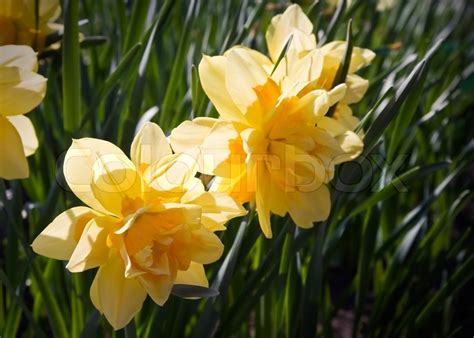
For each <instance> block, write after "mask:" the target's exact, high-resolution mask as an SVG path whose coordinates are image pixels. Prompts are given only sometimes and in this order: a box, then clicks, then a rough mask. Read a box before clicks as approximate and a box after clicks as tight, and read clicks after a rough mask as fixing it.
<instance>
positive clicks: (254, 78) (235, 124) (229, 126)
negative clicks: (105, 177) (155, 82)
mask: <svg viewBox="0 0 474 338" xmlns="http://www.w3.org/2000/svg"><path fill="white" fill-rule="evenodd" d="M312 30H313V26H312V24H311V22H310V21H309V19H308V18H307V17H306V16H305V15H304V13H303V11H302V10H301V8H300V7H299V6H297V5H292V6H290V7H289V8H288V9H287V10H286V11H285V13H283V14H282V15H277V16H276V17H274V18H273V19H272V22H271V25H270V27H269V28H268V31H267V35H266V38H267V45H268V50H269V53H270V58H268V57H266V56H265V55H263V54H261V53H259V52H257V51H255V50H251V49H248V48H245V47H234V48H231V49H230V50H229V51H227V52H226V53H225V54H224V55H223V56H215V57H208V56H204V57H203V59H202V61H201V63H200V65H199V75H200V79H201V84H202V87H203V89H204V91H205V92H206V94H207V95H208V96H209V98H210V100H211V102H212V103H213V104H214V106H215V107H216V109H217V111H218V113H219V115H220V118H219V119H211V118H197V119H195V120H194V121H192V122H190V121H187V122H184V123H183V124H181V125H180V126H179V127H178V128H176V129H175V130H173V132H172V134H171V138H170V140H171V144H172V146H173V148H174V150H175V151H176V152H182V153H187V154H190V155H192V156H195V157H196V158H197V160H198V163H199V168H200V171H201V172H202V173H204V174H208V175H216V178H215V180H214V182H213V184H212V186H211V190H216V191H223V192H226V193H229V194H230V195H231V196H233V197H234V198H236V199H237V200H239V201H240V202H242V203H244V202H251V203H255V204H256V210H257V212H258V217H259V222H260V226H261V228H262V230H263V232H264V234H265V235H266V236H267V237H271V236H272V230H271V224H270V214H271V213H274V214H277V215H280V216H283V215H285V214H286V213H289V214H290V216H291V218H292V219H293V220H294V222H295V223H296V224H297V225H298V226H300V227H302V228H309V227H312V226H313V223H314V222H317V221H322V220H325V219H326V218H327V217H328V215H329V212H330V195H329V190H328V188H327V186H326V185H327V184H328V183H329V181H330V180H331V179H332V178H333V176H334V166H335V165H336V164H339V163H342V162H345V161H349V160H351V159H354V158H355V157H357V156H358V155H359V154H360V153H361V151H362V148H363V143H362V140H361V139H360V137H359V136H358V135H356V134H355V133H354V132H352V129H353V128H354V127H355V124H356V122H355V121H354V119H356V118H355V117H353V116H352V112H351V111H350V108H348V104H349V103H354V102H357V101H358V100H360V99H361V98H362V96H363V95H364V93H365V91H366V90H367V83H368V82H367V81H366V80H364V79H362V78H360V77H358V76H357V75H355V74H354V72H355V71H357V70H358V69H359V68H361V67H362V66H364V65H365V64H367V63H368V62H370V60H371V59H372V58H373V53H372V52H370V51H368V50H364V49H360V48H354V50H353V55H352V62H351V64H350V69H349V75H348V77H347V81H346V83H345V84H342V85H339V86H337V87H335V88H334V89H332V84H333V80H334V77H335V75H336V72H337V69H338V67H339V64H340V62H341V60H342V57H343V55H344V50H345V43H344V42H333V43H329V44H327V45H325V46H323V47H321V48H317V46H316V38H315V36H314V34H313V33H312ZM290 36H292V41H291V44H290V45H289V48H288V50H287V52H286V54H285V56H284V58H283V59H282V60H281V62H280V63H279V64H278V65H276V63H277V61H278V58H279V56H280V54H281V52H282V50H283V49H284V46H285V45H286V44H287V42H288V40H289V38H290ZM336 103H338V107H339V108H338V110H337V111H336V114H335V115H334V116H333V117H327V116H325V115H326V113H327V112H328V110H329V108H330V107H331V106H333V105H334V104H336ZM348 109H349V110H348ZM357 121H358V120H357Z"/></svg>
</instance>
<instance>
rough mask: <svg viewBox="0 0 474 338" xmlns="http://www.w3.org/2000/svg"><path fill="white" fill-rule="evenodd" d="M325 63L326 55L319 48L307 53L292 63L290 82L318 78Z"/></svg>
mask: <svg viewBox="0 0 474 338" xmlns="http://www.w3.org/2000/svg"><path fill="white" fill-rule="evenodd" d="M323 65H324V56H323V54H322V53H321V51H319V50H318V49H314V50H312V51H311V52H309V53H307V54H306V55H305V56H304V57H302V58H300V59H299V60H297V61H295V62H292V63H290V67H291V69H290V70H289V71H288V79H289V81H290V82H289V83H290V84H295V83H297V82H310V81H314V80H317V79H318V78H319V76H320V75H321V72H322V69H323Z"/></svg>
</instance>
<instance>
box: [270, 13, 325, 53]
mask: <svg viewBox="0 0 474 338" xmlns="http://www.w3.org/2000/svg"><path fill="white" fill-rule="evenodd" d="M291 35H293V39H292V42H291V45H290V48H291V49H295V50H296V51H298V52H301V51H305V50H311V49H314V48H316V38H315V37H314V34H313V24H312V23H311V21H310V20H309V19H308V17H307V16H306V15H305V14H304V12H303V10H302V9H301V7H300V6H298V5H296V4H294V5H291V6H289V7H288V8H287V9H286V10H285V12H284V13H283V14H280V15H276V16H274V17H273V18H272V21H271V23H270V26H268V29H267V33H266V35H265V38H266V40H267V46H268V51H269V53H270V56H271V57H272V60H273V62H276V61H277V60H278V57H279V55H280V53H281V52H282V50H283V47H284V46H285V44H286V42H287V41H288V39H289V37H290V36H291Z"/></svg>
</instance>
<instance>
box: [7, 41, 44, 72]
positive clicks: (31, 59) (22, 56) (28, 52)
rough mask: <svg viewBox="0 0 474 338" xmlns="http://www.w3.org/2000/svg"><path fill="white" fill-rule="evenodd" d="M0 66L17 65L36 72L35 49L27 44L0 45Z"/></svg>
mask: <svg viewBox="0 0 474 338" xmlns="http://www.w3.org/2000/svg"><path fill="white" fill-rule="evenodd" d="M0 66H4V67H18V68H21V69H24V70H29V71H32V72H36V71H37V70H38V60H37V58H36V53H35V51H34V50H33V49H32V48H31V47H29V46H16V45H8V46H0Z"/></svg>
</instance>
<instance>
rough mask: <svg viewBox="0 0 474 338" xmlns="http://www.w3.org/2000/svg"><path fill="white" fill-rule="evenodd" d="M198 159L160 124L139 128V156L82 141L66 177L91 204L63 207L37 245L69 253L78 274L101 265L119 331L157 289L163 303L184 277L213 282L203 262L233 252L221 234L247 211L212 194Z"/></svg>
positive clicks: (69, 157)
mask: <svg viewBox="0 0 474 338" xmlns="http://www.w3.org/2000/svg"><path fill="white" fill-rule="evenodd" d="M195 167H196V166H195V163H194V161H193V159H192V158H190V157H189V156H186V155H185V154H181V155H179V154H172V152H171V149H170V146H169V144H168V142H167V140H166V137H165V135H164V134H163V131H162V130H161V129H160V128H159V127H158V125H156V124H153V123H147V124H146V125H145V126H144V127H143V128H142V129H141V130H140V132H139V133H138V134H137V135H136V137H135V139H134V141H133V143H132V146H131V160H129V159H128V158H127V156H126V155H125V154H124V153H123V152H122V151H121V150H120V149H119V148H117V147H116V146H114V145H113V144H111V143H109V142H106V141H103V140H98V139H92V138H82V139H78V140H74V141H73V143H72V145H71V147H70V148H69V150H68V151H67V153H66V156H65V160H64V169H63V170H64V176H65V178H66V181H67V183H68V185H69V187H70V188H71V190H72V191H73V192H74V193H75V195H76V196H77V197H79V198H80V199H81V200H82V201H83V202H84V203H85V204H86V205H87V206H80V207H74V208H71V209H69V210H67V211H65V212H63V213H62V214H60V215H59V216H58V217H57V218H56V219H55V220H54V221H53V222H52V223H51V224H50V225H49V226H48V227H46V228H45V229H44V231H43V232H42V233H41V234H40V235H39V236H38V237H37V238H36V239H35V241H34V242H33V244H32V247H33V250H34V251H35V252H36V253H38V254H41V255H44V256H47V257H50V258H55V259H61V260H68V263H67V266H66V267H67V269H69V271H71V272H81V271H84V270H87V269H91V268H95V267H98V268H99V269H98V271H97V274H96V276H95V279H94V281H93V283H92V286H91V289H90V297H91V299H92V302H93V304H94V306H95V307H96V308H97V309H98V310H99V311H100V312H101V313H103V314H104V315H105V317H106V318H107V320H108V321H109V322H110V323H111V324H112V326H113V327H114V328H115V329H119V328H122V327H124V326H125V325H126V324H127V323H128V322H129V321H130V320H131V319H132V318H133V316H134V315H135V314H136V313H137V312H138V311H139V310H140V308H141V306H142V303H143V301H144V300H145V298H146V296H147V294H148V295H149V296H150V297H151V298H152V299H153V301H154V302H156V303H157V304H160V305H163V304H164V303H165V302H166V300H167V299H168V297H169V295H170V292H171V289H172V287H173V285H174V284H190V285H198V286H204V287H207V286H208V281H207V278H206V275H205V273H204V268H203V264H209V263H212V262H214V261H216V260H218V259H219V258H220V256H221V254H222V252H223V245H222V243H221V241H220V240H219V238H218V237H217V236H216V235H215V234H214V233H213V232H214V231H215V230H223V229H225V227H224V223H225V222H226V221H228V220H229V219H231V218H233V217H236V216H240V215H243V214H245V209H243V208H242V207H241V206H240V205H239V204H237V203H236V202H235V201H234V200H233V199H232V198H231V197H229V196H228V195H225V194H222V193H217V192H206V191H205V190H204V187H203V185H202V183H201V181H200V180H199V179H197V178H195V174H196V170H195Z"/></svg>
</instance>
